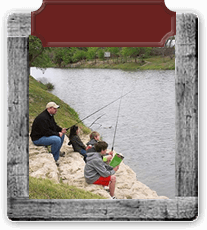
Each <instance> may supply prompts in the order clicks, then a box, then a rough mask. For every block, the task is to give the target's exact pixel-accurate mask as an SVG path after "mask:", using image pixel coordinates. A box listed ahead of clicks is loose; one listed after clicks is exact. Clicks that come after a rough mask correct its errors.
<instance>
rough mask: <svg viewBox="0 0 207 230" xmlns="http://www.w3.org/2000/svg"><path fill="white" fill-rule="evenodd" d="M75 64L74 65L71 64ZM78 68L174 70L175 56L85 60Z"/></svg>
mask: <svg viewBox="0 0 207 230" xmlns="http://www.w3.org/2000/svg"><path fill="white" fill-rule="evenodd" d="M73 66H75V65H73ZM77 67H78V68H100V69H121V70H174V69H175V58H172V59H170V57H165V58H163V57H161V56H154V57H149V58H146V59H144V60H143V61H140V60H136V62H135V60H134V59H132V58H131V59H128V60H127V62H125V63H121V61H119V62H117V60H116V59H114V60H109V61H99V60H96V62H94V61H93V62H85V63H83V64H79V65H78V66H77Z"/></svg>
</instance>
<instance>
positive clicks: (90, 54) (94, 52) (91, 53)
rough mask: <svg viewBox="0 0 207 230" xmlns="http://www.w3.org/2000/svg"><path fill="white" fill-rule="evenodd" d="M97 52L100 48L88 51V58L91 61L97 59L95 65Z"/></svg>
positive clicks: (92, 48)
mask: <svg viewBox="0 0 207 230" xmlns="http://www.w3.org/2000/svg"><path fill="white" fill-rule="evenodd" d="M97 50H98V47H89V48H88V51H87V58H88V59H89V60H93V59H95V63H96V55H97Z"/></svg>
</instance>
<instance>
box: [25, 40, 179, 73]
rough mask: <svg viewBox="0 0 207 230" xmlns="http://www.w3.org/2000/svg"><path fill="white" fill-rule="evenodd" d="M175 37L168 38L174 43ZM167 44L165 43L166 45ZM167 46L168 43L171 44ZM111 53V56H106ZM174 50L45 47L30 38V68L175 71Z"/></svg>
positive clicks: (168, 48)
mask: <svg viewBox="0 0 207 230" xmlns="http://www.w3.org/2000/svg"><path fill="white" fill-rule="evenodd" d="M172 39H174V37H171V38H169V39H168V41H167V42H169V43H171V41H172ZM167 42H166V43H167ZM169 43H168V44H169ZM105 52H110V57H104V54H105ZM174 52H175V49H174V47H167V46H165V47H162V48H159V47H53V48H51V47H42V44H41V41H40V40H39V39H38V38H37V37H34V36H29V64H30V66H31V67H32V66H35V67H40V68H46V67H58V68H71V67H72V68H73V67H76V68H110V69H123V70H137V69H139V70H143V69H155V70H156V69H166V70H167V69H174V68H175V55H174Z"/></svg>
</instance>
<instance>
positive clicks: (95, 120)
mask: <svg viewBox="0 0 207 230" xmlns="http://www.w3.org/2000/svg"><path fill="white" fill-rule="evenodd" d="M104 115H105V113H104V114H102V115H101V116H100V117H98V118H96V120H95V121H94V122H92V123H91V125H90V126H88V128H90V127H91V126H92V125H94V124H95V122H96V121H97V120H99V119H100V118H101V117H103V116H104ZM99 125H100V124H99ZM100 126H101V125H100Z"/></svg>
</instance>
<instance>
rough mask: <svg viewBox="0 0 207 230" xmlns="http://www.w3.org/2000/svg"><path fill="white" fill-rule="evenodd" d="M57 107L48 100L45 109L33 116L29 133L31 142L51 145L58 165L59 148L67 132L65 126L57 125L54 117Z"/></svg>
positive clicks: (38, 144)
mask: <svg viewBox="0 0 207 230" xmlns="http://www.w3.org/2000/svg"><path fill="white" fill-rule="evenodd" d="M59 107H60V106H59V105H57V104H56V103H55V102H49V103H48V104H47V105H46V109H45V110H44V111H43V112H42V113H41V114H39V115H38V116H37V117H36V118H35V120H34V122H33V124H32V131H31V135H30V136H31V139H32V141H33V143H34V144H35V145H37V146H48V145H51V151H52V154H53V157H54V159H55V162H56V164H57V165H59V162H58V159H59V155H60V148H61V146H62V144H63V141H64V137H65V133H66V132H67V131H66V128H63V129H62V128H61V127H59V126H58V125H57V124H56V122H55V119H54V115H55V114H56V113H57V109H58V108H59Z"/></svg>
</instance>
